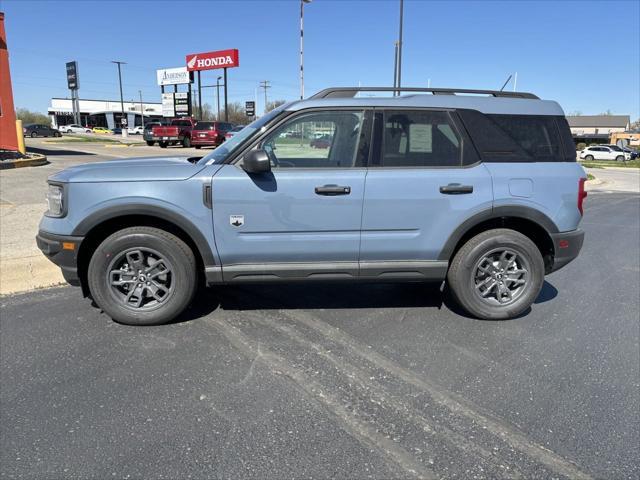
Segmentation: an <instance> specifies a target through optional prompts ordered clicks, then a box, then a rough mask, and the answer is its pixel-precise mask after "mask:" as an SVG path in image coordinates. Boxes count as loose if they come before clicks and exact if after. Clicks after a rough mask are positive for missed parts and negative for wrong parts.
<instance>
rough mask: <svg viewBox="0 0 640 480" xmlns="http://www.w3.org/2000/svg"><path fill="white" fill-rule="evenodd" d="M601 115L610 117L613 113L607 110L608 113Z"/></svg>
mask: <svg viewBox="0 0 640 480" xmlns="http://www.w3.org/2000/svg"><path fill="white" fill-rule="evenodd" d="M600 115H604V116H605V117H609V116H611V115H613V113H611V110H609V109H608V108H607V111H606V112H602V113H600Z"/></svg>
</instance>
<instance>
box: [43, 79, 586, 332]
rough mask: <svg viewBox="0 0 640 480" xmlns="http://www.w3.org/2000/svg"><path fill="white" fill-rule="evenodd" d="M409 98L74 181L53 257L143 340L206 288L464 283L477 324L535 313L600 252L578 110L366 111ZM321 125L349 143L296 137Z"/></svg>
mask: <svg viewBox="0 0 640 480" xmlns="http://www.w3.org/2000/svg"><path fill="white" fill-rule="evenodd" d="M393 90H394V89H393V87H391V88H389V87H379V88H350V89H349V88H332V89H327V90H324V91H322V92H319V93H317V94H316V95H314V96H313V97H312V98H311V99H306V100H300V101H296V102H292V103H289V104H286V105H283V106H280V107H278V108H276V109H274V110H272V111H271V112H269V113H268V114H266V115H264V116H262V117H261V118H259V119H257V120H256V121H254V122H253V123H252V124H251V125H249V126H247V127H246V128H244V129H242V130H241V131H240V132H239V133H237V134H236V135H235V136H234V137H233V138H231V139H230V140H229V141H228V142H225V143H224V144H222V145H220V146H219V147H218V148H216V149H214V150H212V151H211V152H209V154H208V155H206V156H204V157H203V158H201V159H199V160H196V161H194V160H193V159H188V158H184V159H182V158H176V157H168V158H151V159H133V160H122V161H118V162H109V168H105V167H104V164H102V163H91V164H87V165H84V166H82V167H78V166H74V167H71V168H69V169H67V170H63V171H61V172H58V173H56V174H54V175H52V176H51V177H49V180H48V183H49V184H48V195H47V198H48V210H47V212H46V213H45V215H44V217H43V218H42V221H41V222H40V229H39V232H38V235H37V243H38V246H39V247H40V249H41V250H42V251H43V253H44V254H45V255H46V256H47V257H49V258H50V259H51V260H52V261H53V262H55V263H56V264H58V265H60V267H61V269H62V273H63V274H64V277H65V278H66V279H67V281H68V282H70V283H72V284H75V285H81V286H82V291H83V293H84V294H85V295H89V296H91V297H92V299H93V301H94V302H95V304H96V305H97V306H98V307H99V308H101V309H102V311H104V312H105V313H106V314H108V315H109V316H110V317H111V318H113V319H114V320H116V321H118V322H122V323H127V324H133V325H151V324H160V323H165V322H169V321H171V320H172V319H174V318H175V317H176V316H177V315H179V314H180V313H181V312H182V311H184V309H185V308H186V307H187V306H188V305H189V304H190V302H191V301H192V299H193V297H194V295H195V292H196V290H197V287H198V282H199V281H200V280H202V282H203V284H204V283H206V284H208V285H211V286H216V285H222V284H236V283H246V282H254V283H255V282H266V283H271V282H278V281H280V282H288V281H301V282H311V281H316V280H323V281H335V282H338V281H344V280H354V281H365V282H371V281H379V282H390V281H398V282H401V281H414V282H415V281H423V282H433V281H435V282H446V288H447V289H448V290H449V291H450V292H451V294H452V298H453V299H455V300H456V301H457V302H458V303H459V305H460V306H461V307H462V308H463V309H464V310H465V311H466V312H468V313H469V314H470V315H472V316H474V317H477V318H483V319H494V320H495V319H506V318H513V317H517V316H519V315H521V314H523V313H525V312H527V310H528V309H529V308H531V306H532V304H533V302H534V300H535V299H536V298H538V296H539V294H540V291H541V288H542V285H543V283H544V277H545V275H546V274H548V273H551V272H554V271H556V270H558V269H560V268H563V267H564V266H565V265H567V264H568V263H569V262H571V261H572V260H573V259H574V258H576V257H577V255H578V253H579V252H580V249H581V247H582V243H583V239H584V232H583V231H582V230H580V228H579V225H580V221H581V219H582V215H583V202H584V199H585V197H586V193H585V190H584V183H585V181H586V175H585V172H584V169H583V168H582V166H580V165H579V164H578V163H577V162H576V155H575V145H574V143H573V139H572V137H571V132H570V130H569V125H568V123H567V121H566V119H565V115H564V112H563V111H562V108H560V106H559V105H558V104H557V103H556V102H553V101H549V100H541V99H539V98H538V97H537V96H535V95H533V94H530V93H523V92H502V91H486V90H471V91H469V90H464V91H462V92H460V91H458V92H457V93H456V91H454V90H452V89H445V90H442V89H438V90H435V89H413V90H410V91H409V94H408V95H403V93H404V92H405V91H406V90H405V89H396V90H398V91H399V92H400V95H399V96H394V97H389V98H382V97H377V98H375V99H372V100H369V97H360V98H349V97H350V96H355V95H356V94H357V93H358V92H360V91H384V92H389V91H393ZM419 91H423V92H424V93H428V94H417V93H416V92H419ZM434 92H435V93H443V92H444V93H447V95H442V94H439V95H435V94H432V93H434ZM468 93H473V94H474V95H467V94H468ZM319 124H322V125H323V126H326V127H327V128H331V130H332V131H333V132H334V134H333V141H332V142H331V146H330V148H328V149H326V150H322V152H321V153H322V155H319V154H318V153H319V152H312V151H311V150H310V149H299V148H298V149H295V148H291V142H290V141H289V140H288V139H286V138H282V137H281V133H282V132H284V131H295V130H297V129H298V130H304V131H306V130H312V128H313V127H314V125H319ZM374 126H375V128H373V127H374ZM157 128H159V127H155V128H154V130H155V129H157ZM132 195H134V196H132ZM533 308H537V307H535V306H534V307H533Z"/></svg>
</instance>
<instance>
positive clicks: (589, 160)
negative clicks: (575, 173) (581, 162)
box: [584, 155, 593, 162]
mask: <svg viewBox="0 0 640 480" xmlns="http://www.w3.org/2000/svg"><path fill="white" fill-rule="evenodd" d="M584 159H585V160H586V161H587V162H593V155H587V156H586V157H584Z"/></svg>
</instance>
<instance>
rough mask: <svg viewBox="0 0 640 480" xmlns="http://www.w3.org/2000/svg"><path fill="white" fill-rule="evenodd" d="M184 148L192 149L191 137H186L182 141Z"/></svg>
mask: <svg viewBox="0 0 640 480" xmlns="http://www.w3.org/2000/svg"><path fill="white" fill-rule="evenodd" d="M182 146H183V147H184V148H189V147H191V138H189V137H184V138H183V139H182Z"/></svg>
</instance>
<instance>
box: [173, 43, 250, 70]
mask: <svg viewBox="0 0 640 480" xmlns="http://www.w3.org/2000/svg"><path fill="white" fill-rule="evenodd" d="M186 60H187V70H189V71H190V72H193V71H198V70H213V69H216V68H232V67H239V66H240V57H239V54H238V49H236V48H232V49H230V50H218V51H217V52H206V53H192V54H190V55H187V57H186Z"/></svg>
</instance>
